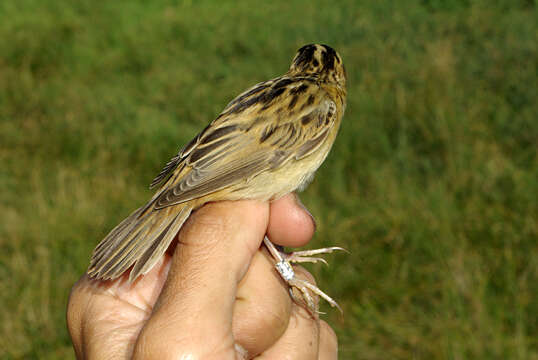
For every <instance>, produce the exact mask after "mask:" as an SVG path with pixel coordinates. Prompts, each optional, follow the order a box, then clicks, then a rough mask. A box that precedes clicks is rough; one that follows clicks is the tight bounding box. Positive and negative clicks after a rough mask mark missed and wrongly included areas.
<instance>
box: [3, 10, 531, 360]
mask: <svg viewBox="0 0 538 360" xmlns="http://www.w3.org/2000/svg"><path fill="white" fill-rule="evenodd" d="M335 4H338V5H335ZM537 19H538V11H537V9H536V2H535V1H533V0H527V1H508V0H506V1H502V0H497V1H485V0H484V1H470V0H467V1H466V0H460V1H436V0H429V1H428V0H423V1H405V2H403V1H399V2H388V1H387V2H380V1H376V0H370V1H360V2H359V1H354V0H346V1H339V2H334V1H328V0H327V1H323V0H316V1H309V2H306V1H305V2H299V1H274V2H263V3H260V4H258V5H253V3H250V2H239V3H235V2H229V3H225V4H222V3H220V2H217V1H168V2H165V1H152V2H146V1H106V2H105V1H102V2H96V1H89V0H81V1H60V0H55V1H52V0H48V1H43V0H41V1H37V0H34V1H31V0H4V1H2V2H0V39H2V41H0V161H1V167H0V187H1V188H2V191H1V198H0V212H1V214H2V220H0V246H1V249H2V251H1V253H0V309H2V310H0V358H6V359H8V358H40V359H56V358H65V357H72V356H73V355H72V351H71V345H70V340H69V337H68V334H67V331H66V326H65V320H64V317H65V315H64V314H65V308H66V302H67V296H68V293H69V290H70V287H71V286H72V284H73V283H74V281H76V279H77V278H78V277H79V276H80V275H81V274H82V273H83V272H84V270H85V268H86V266H87V264H88V259H89V256H90V253H91V250H92V249H93V247H94V246H95V244H96V243H97V242H98V241H99V240H100V239H101V238H102V237H103V236H104V235H105V234H106V232H108V231H109V230H110V229H111V228H112V227H113V226H114V225H115V224H116V223H118V222H119V221H120V220H121V219H122V218H123V217H124V216H126V215H127V214H128V213H129V212H130V210H132V209H133V208H135V207H137V206H139V205H140V204H142V203H143V202H144V201H145V200H147V199H148V197H149V196H150V194H151V192H150V191H148V190H147V185H148V184H149V182H150V181H151V179H152V177H153V176H154V175H155V174H156V173H157V172H158V171H159V170H160V168H161V166H162V165H163V163H164V162H165V161H167V159H168V158H169V157H170V156H171V155H173V154H174V153H175V152H176V151H177V150H178V149H179V147H181V146H182V145H183V144H184V143H185V142H186V141H188V140H189V139H190V138H191V137H192V136H193V135H194V134H195V133H196V132H197V131H198V130H200V129H201V128H202V127H203V126H205V124H206V123H207V122H209V121H210V120H212V119H213V118H214V117H215V116H216V115H217V114H218V113H219V111H220V110H221V109H222V108H223V107H224V106H225V104H226V103H227V102H228V101H229V100H230V99H231V98H232V97H233V96H235V95H236V94H238V93H239V92H240V91H242V90H243V89H245V88H246V87H247V86H250V85H252V84H254V83H256V82H258V81H262V80H266V79H268V78H271V77H274V76H276V75H279V74H281V73H283V72H284V71H285V70H286V69H287V67H288V65H289V61H290V59H291V57H292V56H293V54H294V52H295V50H296V49H297V48H298V47H299V46H301V45H303V44H305V43H310V42H322V43H327V44H330V45H332V46H333V47H335V48H336V49H337V50H338V51H339V52H340V53H341V55H342V56H343V58H344V62H345V64H346V67H347V72H348V76H349V88H348V93H349V98H348V108H347V113H346V116H345V119H344V123H343V125H342V129H341V133H340V135H339V137H338V139H337V141H336V144H335V147H334V149H333V151H332V153H331V154H330V155H329V158H328V160H327V161H326V163H325V164H324V165H323V166H322V168H321V169H320V171H319V172H318V176H317V178H316V180H315V181H314V183H313V184H312V185H311V186H310V187H309V189H308V190H307V191H306V192H305V193H304V194H303V195H302V198H303V200H304V202H305V204H306V205H307V206H308V207H309V208H310V209H311V211H312V213H313V214H314V215H315V217H316V218H317V221H318V233H317V235H316V237H315V240H314V241H313V242H312V245H311V246H313V247H319V246H320V245H329V244H330V245H340V246H343V247H346V248H347V249H349V250H350V251H351V252H352V254H351V255H335V256H331V257H330V259H329V260H331V267H330V268H322V267H312V268H311V269H312V272H313V273H314V274H315V275H316V277H317V279H318V283H319V284H320V286H321V287H322V288H323V289H326V290H327V291H328V292H329V293H330V294H331V295H333V296H334V297H335V299H337V300H339V302H340V303H341V305H342V307H343V308H344V312H345V317H344V320H342V319H341V318H340V316H339V314H338V312H336V311H332V310H329V309H327V308H326V307H325V310H326V311H328V315H327V316H326V318H327V319H328V321H329V322H330V323H331V324H332V325H333V327H334V328H335V330H336V332H337V334H338V337H339V340H340V357H341V358H342V359H411V358H413V359H538V340H537V339H538V320H537V319H538V300H537V298H538V296H537V294H538V241H537V239H538V220H537V219H538V200H537V199H538V160H537V143H538V102H537V99H538V92H537V83H536V79H537V78H538V76H537V68H538V67H537V64H538V49H537V44H538V41H537V40H538V35H537V34H538V29H537V26H536V24H537Z"/></svg>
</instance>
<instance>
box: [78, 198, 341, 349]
mask: <svg viewBox="0 0 538 360" xmlns="http://www.w3.org/2000/svg"><path fill="white" fill-rule="evenodd" d="M314 230H315V224H314V221H313V218H312V217H311V215H310V214H309V213H308V211H307V210H306V209H305V208H304V207H303V206H302V205H301V203H300V202H299V201H298V199H297V198H296V196H295V195H293V194H290V195H287V196H285V197H283V198H282V199H280V200H277V201H274V202H272V203H271V204H268V203H266V202H257V201H237V202H218V203H210V204H207V205H205V206H204V207H202V208H201V209H199V210H198V211H196V212H195V213H194V214H193V215H192V216H191V217H190V219H189V220H188V221H187V223H186V224H185V226H184V227H183V229H182V231H181V232H180V234H179V236H178V243H179V244H180V246H175V247H174V248H171V249H169V250H168V251H167V253H166V255H165V256H164V257H163V259H162V260H160V262H159V263H158V264H157V265H156V266H155V267H154V268H153V269H152V270H151V271H150V272H149V273H148V274H146V275H145V276H143V277H141V278H140V279H138V280H137V281H136V282H134V283H133V284H129V282H128V276H129V274H128V273H126V274H125V275H124V276H122V277H120V278H118V279H115V280H109V281H100V280H93V279H90V278H89V277H88V276H87V275H84V276H83V277H82V278H81V279H80V280H79V281H78V282H77V283H76V284H75V285H74V286H73V289H72V291H71V295H70V298H69V303H68V309H67V324H68V328H69V333H70V335H71V338H72V341H73V346H74V348H75V353H76V356H77V358H79V359H110V358H114V359H127V358H134V359H141V358H144V359H251V358H256V359H336V358H337V339H336V335H335V334H334V332H333V330H332V329H331V328H330V327H329V325H328V324H327V323H326V322H324V321H322V320H319V318H317V317H312V315H311V314H310V313H308V311H307V310H305V308H304V307H303V306H301V305H297V304H295V303H293V302H292V301H291V300H290V296H289V293H288V287H287V285H286V284H285V283H284V282H283V281H282V279H281V278H280V276H279V275H278V274H277V273H276V271H275V269H274V261H273V260H272V258H271V256H270V255H269V254H268V252H267V250H266V249H265V247H261V248H260V244H261V242H262V240H263V237H264V235H265V234H266V233H267V235H268V236H269V238H270V239H271V241H273V242H274V243H276V244H279V245H283V246H290V247H298V246H302V245H304V244H306V243H307V242H308V241H309V240H310V238H311V237H312V235H313V233H314ZM295 269H296V272H297V275H298V276H299V277H300V278H303V279H305V280H308V281H311V282H314V279H313V277H312V276H311V275H310V274H309V273H308V272H307V271H306V270H304V269H303V268H301V267H295Z"/></svg>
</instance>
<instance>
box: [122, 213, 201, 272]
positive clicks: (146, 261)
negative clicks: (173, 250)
mask: <svg viewBox="0 0 538 360" xmlns="http://www.w3.org/2000/svg"><path fill="white" fill-rule="evenodd" d="M191 211H192V209H191V208H190V207H184V208H183V209H182V210H181V212H180V213H179V214H177V216H176V217H175V219H174V220H173V221H172V222H171V223H170V225H169V226H168V227H167V229H166V230H165V231H163V232H161V234H160V235H159V236H158V237H157V238H156V239H154V240H153V241H151V243H152V244H151V246H150V247H149V248H148V249H147V250H146V251H145V252H144V253H143V254H142V256H141V257H140V258H139V259H138V261H137V262H136V264H135V266H134V268H133V270H131V274H130V275H129V280H130V281H134V280H135V279H136V278H137V277H138V276H139V275H144V274H146V273H147V272H148V271H150V270H151V269H152V268H153V266H154V265H155V263H156V262H157V261H159V259H160V258H161V257H162V256H163V254H164V252H165V251H166V249H168V246H169V245H170V243H171V242H172V240H173V239H174V236H175V235H176V234H177V233H178V231H179V230H180V229H181V227H182V226H183V223H185V221H186V220H187V218H188V217H189V215H190V213H191Z"/></svg>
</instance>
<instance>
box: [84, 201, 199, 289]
mask: <svg viewBox="0 0 538 360" xmlns="http://www.w3.org/2000/svg"><path fill="white" fill-rule="evenodd" d="M191 211H192V205H190V204H189V203H188V202H187V203H182V204H178V205H174V206H169V207H166V208H164V209H159V210H154V206H153V204H152V203H151V202H150V204H148V205H146V206H143V207H141V208H139V209H137V210H136V211H135V212H133V213H132V214H131V215H129V217H127V218H126V219H125V220H123V221H122V222H121V223H120V224H119V225H118V226H116V227H115V228H114V229H112V231H111V232H110V233H109V234H108V235H107V236H106V237H105V238H104V239H103V240H102V241H101V242H100V243H99V245H97V247H96V248H95V250H94V251H93V255H92V259H91V262H90V267H89V268H88V271H87V273H88V275H89V276H90V277H93V278H97V279H103V280H109V279H115V278H117V277H119V276H120V275H122V274H123V273H124V272H125V271H126V270H127V269H129V268H130V267H131V266H133V265H134V266H133V268H132V270H131V273H130V275H129V281H130V282H133V281H134V280H135V279H136V278H137V277H138V276H139V275H143V274H145V273H147V272H148V271H150V270H151V268H152V267H153V266H154V265H155V263H157V261H158V260H159V259H160V258H161V256H163V254H164V252H165V251H166V249H168V246H169V245H170V243H171V242H172V239H173V238H174V236H175V235H176V234H177V233H178V231H179V229H181V226H182V225H183V223H184V222H185V220H187V218H188V217H189V215H190V213H191Z"/></svg>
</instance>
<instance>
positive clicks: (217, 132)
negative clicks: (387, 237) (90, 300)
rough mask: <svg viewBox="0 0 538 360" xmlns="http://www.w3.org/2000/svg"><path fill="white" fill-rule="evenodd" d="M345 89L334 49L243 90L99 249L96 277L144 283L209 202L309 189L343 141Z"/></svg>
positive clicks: (302, 57)
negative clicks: (123, 277)
mask: <svg viewBox="0 0 538 360" xmlns="http://www.w3.org/2000/svg"><path fill="white" fill-rule="evenodd" d="M345 83H346V78H345V70H344V66H343V64H342V59H341V58H340V56H339V55H338V54H337V53H336V52H335V51H334V50H333V49H332V48H330V47H329V46H326V45H317V44H312V45H306V46H304V47H302V48H301V49H299V50H298V52H297V54H296V56H295V58H294V59H293V62H292V64H291V66H290V69H289V70H288V72H287V73H286V74H284V75H283V76H280V77H277V78H275V79H273V80H269V81H266V82H262V83H259V84H257V85H255V86H253V87H252V88H250V89H248V90H247V91H245V92H243V93H242V94H240V95H239V96H238V97H236V98H235V99H234V100H232V101H231V102H230V103H229V104H228V105H227V106H226V108H225V109H224V110H223V111H222V113H221V114H220V115H219V116H218V117H217V118H216V119H215V120H214V121H213V122H211V123H210V124H209V125H208V126H207V127H206V128H205V129H204V130H203V131H202V132H201V133H200V134H198V135H197V136H196V137H195V138H194V139H193V140H192V141H191V142H189V143H188V144H187V145H186V146H185V147H184V148H183V149H182V150H181V151H180V152H179V153H178V154H177V155H176V156H175V157H173V158H172V159H171V160H170V161H169V162H168V163H167V164H166V166H165V167H164V168H163V170H162V171H161V173H160V174H159V175H158V176H157V177H156V178H155V179H154V180H153V182H152V183H151V187H152V188H153V187H156V186H157V185H159V184H162V185H161V186H160V188H159V190H158V191H157V192H156V194H155V195H154V196H153V198H152V199H151V200H150V201H149V202H148V203H147V204H146V205H144V206H143V207H141V208H139V209H137V210H136V211H135V212H133V213H132V214H131V215H130V216H129V217H127V218H126V219H125V220H124V221H123V222H121V223H120V224H119V225H118V226H116V227H115V228H114V229H113V230H112V231H111V232H110V233H109V234H108V235H107V236H106V237H105V238H104V239H103V240H102V241H101V243H99V245H98V246H97V247H96V248H95V250H94V253H93V256H92V259H91V264H90V267H89V269H88V274H89V275H90V276H91V277H93V278H97V279H114V278H117V277H119V276H120V275H122V274H123V273H124V272H125V271H126V270H128V269H129V268H131V267H132V270H131V272H130V276H129V279H130V281H134V280H135V279H136V278H137V277H139V276H140V275H143V274H145V273H147V272H148V271H149V270H150V269H151V268H152V267H153V266H154V265H155V263H156V262H157V261H158V260H159V259H160V258H161V256H162V255H163V254H164V252H165V251H166V249H167V248H168V246H169V245H170V243H171V241H172V239H173V238H174V236H175V235H176V234H177V232H178V231H179V230H180V229H181V226H182V225H183V223H184V222H185V220H186V219H187V218H188V216H189V214H190V213H191V212H192V211H193V210H195V209H197V208H199V207H200V206H202V205H203V204H205V203H207V202H209V201H219V200H240V199H258V200H274V199H278V198H280V197H282V196H283V195H285V194H287V193H289V192H292V191H295V190H302V189H303V188H304V187H305V186H306V185H307V184H308V182H309V181H310V179H311V178H312V177H313V175H314V172H315V171H316V170H317V169H318V167H319V166H320V165H321V163H322V162H323V160H324V159H325V157H326V156H327V154H328V152H329V150H330V148H331V146H332V144H333V142H334V140H335V137H336V134H337V132H338V128H339V126H340V121H341V119H342V116H343V114H344V110H345V101H346V89H345Z"/></svg>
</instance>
